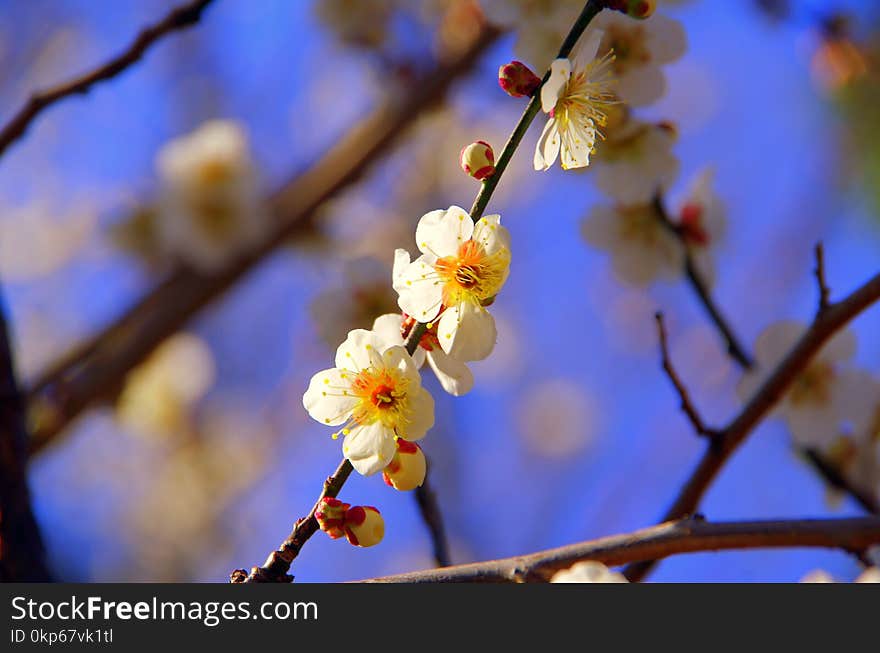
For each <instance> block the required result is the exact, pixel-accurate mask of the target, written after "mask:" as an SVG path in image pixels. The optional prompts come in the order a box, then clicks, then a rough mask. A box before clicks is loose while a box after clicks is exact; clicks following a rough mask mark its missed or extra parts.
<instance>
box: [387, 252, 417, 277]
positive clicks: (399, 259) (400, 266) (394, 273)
mask: <svg viewBox="0 0 880 653" xmlns="http://www.w3.org/2000/svg"><path fill="white" fill-rule="evenodd" d="M411 262H412V259H411V258H410V255H409V252H408V251H406V250H405V249H399V248H398V249H395V250H394V263H393V265H392V267H391V281H392V283H396V282H397V280H398V279H399V278H400V276H401V275H402V274H403V271H404V270H406V269H407V268H408V267H409V266H410V263H411Z"/></svg>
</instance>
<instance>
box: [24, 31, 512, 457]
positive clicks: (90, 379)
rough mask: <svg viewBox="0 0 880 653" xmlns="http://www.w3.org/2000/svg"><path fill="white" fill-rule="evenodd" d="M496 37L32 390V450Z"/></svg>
mask: <svg viewBox="0 0 880 653" xmlns="http://www.w3.org/2000/svg"><path fill="white" fill-rule="evenodd" d="M498 35H499V32H498V31H497V30H495V29H494V28H491V27H485V28H484V29H483V30H482V31H481V32H480V33H479V34H478V35H477V37H476V38H475V40H474V41H473V42H472V44H471V46H470V47H469V48H467V49H466V50H465V51H464V52H463V53H462V54H461V55H459V56H458V57H457V58H456V59H455V60H453V61H450V62H449V63H447V64H444V65H441V66H438V67H436V68H434V69H431V70H428V71H426V72H425V74H424V75H422V76H420V77H419V79H418V80H416V81H415V82H414V83H413V85H412V87H408V90H407V92H405V93H397V94H393V97H392V99H390V100H389V101H388V102H387V103H385V104H383V105H382V106H380V107H379V108H377V109H376V110H375V111H374V112H373V113H372V114H371V115H370V116H369V117H367V118H366V119H364V120H363V121H362V122H361V123H359V124H358V125H356V126H355V127H354V128H353V129H352V130H351V131H350V132H349V133H348V134H347V135H346V136H345V137H343V138H342V139H341V140H340V141H339V142H338V143H337V144H336V145H335V146H334V147H332V148H331V149H330V150H329V151H328V152H327V153H326V154H324V156H323V157H321V159H320V160H318V161H317V162H316V163H315V165H313V166H312V167H311V168H310V169H309V170H308V171H306V172H305V173H303V174H301V175H299V176H297V177H296V178H294V179H293V180H292V181H291V182H289V183H288V184H286V185H285V186H284V187H283V188H282V189H281V190H280V191H278V192H277V193H275V194H274V195H273V196H272V197H271V198H270V200H269V204H270V208H271V209H272V210H273V212H274V214H275V215H276V217H277V221H276V223H275V226H274V228H273V229H271V230H270V233H269V234H268V235H267V237H265V238H264V239H263V240H262V241H261V242H260V243H258V244H257V245H256V246H254V247H252V248H251V249H249V250H248V251H247V252H245V253H244V254H243V255H242V256H240V257H238V258H237V259H235V260H234V261H232V262H231V263H229V264H228V265H227V266H226V267H224V268H223V269H221V270H219V271H218V272H216V273H214V274H210V275H206V274H201V273H199V272H196V271H195V270H192V269H188V268H183V267H181V268H179V269H177V270H176V271H174V272H172V273H171V275H170V276H169V277H168V278H167V279H166V280H165V281H163V282H162V283H161V284H159V286H157V287H156V288H155V289H153V290H152V291H150V292H149V293H147V295H146V296H144V297H143V298H142V299H140V300H139V301H138V302H136V303H135V304H134V305H133V306H132V307H131V308H130V309H129V310H128V311H127V312H126V313H125V314H124V315H122V316H121V317H120V318H119V319H118V320H117V321H116V322H114V323H113V324H111V325H109V326H108V327H106V328H105V329H103V330H102V331H101V332H100V333H98V334H96V335H95V336H94V337H93V338H92V339H91V340H90V341H89V342H88V343H87V344H86V345H84V346H83V347H82V348H81V349H80V350H78V351H77V352H75V353H73V354H72V355H70V356H67V357H65V359H64V360H63V361H61V364H60V365H54V366H53V367H52V368H51V369H49V371H48V372H47V373H46V374H44V375H42V376H41V378H39V379H38V380H37V381H36V382H35V383H34V385H33V386H32V387H31V390H30V392H29V393H28V394H29V400H30V403H31V406H32V408H33V409H34V413H35V414H36V415H37V416H38V420H39V421H38V424H37V427H36V429H35V431H34V434H33V438H32V441H31V446H30V449H31V452H32V453H36V452H39V451H40V450H42V449H43V447H45V446H46V445H48V444H49V443H50V442H51V441H53V440H54V438H55V436H57V435H58V434H59V433H60V432H61V431H62V430H63V429H64V428H65V427H66V426H67V425H68V424H70V422H72V421H73V420H74V419H76V418H77V417H78V416H79V415H80V413H82V412H83V411H84V410H86V409H87V408H89V407H91V406H93V405H94V404H96V403H97V402H100V401H102V400H106V399H107V398H109V397H111V396H112V394H113V393H114V392H115V391H116V390H117V389H118V387H119V385H120V384H121V382H122V381H123V380H124V378H125V375H126V374H127V373H128V372H129V371H130V370H131V369H132V368H133V367H134V366H136V365H137V364H138V363H140V362H141V361H142V360H144V358H146V357H147V356H148V355H149V354H150V352H152V351H153V349H154V348H155V347H156V346H157V345H158V344H159V343H161V342H162V341H163V340H164V339H166V338H167V337H168V336H170V335H172V334H173V333H174V332H175V331H177V330H178V329H180V328H181V327H182V326H183V325H184V324H185V323H186V322H187V321H188V320H189V319H190V318H192V317H193V316H194V315H195V314H197V313H198V312H199V311H200V310H202V309H203V308H205V307H206V306H207V305H209V304H210V303H211V302H212V301H213V300H215V299H216V298H217V297H219V296H220V295H222V294H223V293H224V292H225V291H227V290H228V289H229V288H231V287H232V286H233V285H234V284H235V283H237V282H238V281H239V280H240V279H241V278H242V277H244V276H245V274H247V273H248V272H250V271H251V270H252V269H253V268H254V267H256V265H257V264H258V263H260V262H261V261H263V260H264V259H265V258H266V257H267V256H268V255H270V254H271V253H273V252H274V251H276V250H277V249H278V248H279V247H281V246H283V244H284V243H286V242H288V241H289V240H290V239H291V238H294V237H296V236H298V235H300V234H303V233H307V232H309V231H310V229H311V227H312V226H313V223H314V214H315V211H316V209H317V208H318V207H319V206H321V205H322V204H323V203H324V202H325V201H326V200H328V199H329V198H331V197H333V196H334V195H336V194H337V193H339V192H340V191H341V190H342V189H344V188H346V187H347V186H349V185H351V184H353V183H354V182H355V181H357V180H358V179H359V178H360V177H361V176H362V175H363V174H364V173H365V172H366V170H367V169H368V167H369V166H370V165H371V164H373V163H375V162H376V161H377V160H378V159H379V157H380V155H381V154H382V153H384V152H385V151H386V150H387V149H388V148H389V147H390V146H391V145H393V144H394V143H396V142H397V140H398V138H400V136H401V135H402V134H403V133H404V131H405V129H406V128H407V127H408V126H410V125H412V124H413V122H414V121H415V120H416V119H417V117H418V116H419V115H421V114H422V113H423V111H424V110H425V109H426V108H427V107H430V106H433V105H434V104H436V103H437V102H438V101H439V100H441V99H442V98H443V97H444V95H445V94H446V92H447V90H448V89H449V87H450V86H451V84H452V83H453V81H455V80H456V79H458V78H459V77H461V76H462V75H463V74H464V73H465V72H467V71H469V70H470V69H471V68H472V67H473V65H474V64H475V62H476V61H477V59H478V58H479V56H480V55H481V54H482V53H483V52H484V51H485V50H486V48H487V47H488V46H489V45H490V44H491V43H492V42H494V40H495V39H496V38H497V37H498Z"/></svg>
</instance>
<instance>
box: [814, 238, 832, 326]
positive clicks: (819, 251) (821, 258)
mask: <svg viewBox="0 0 880 653" xmlns="http://www.w3.org/2000/svg"><path fill="white" fill-rule="evenodd" d="M815 254H816V268H815V269H814V270H813V273H814V274H815V275H816V286H817V287H818V288H819V308H818V312H819V313H821V312H822V311H825V310H827V309H828V304H830V303H831V299H830V298H831V289H830V288H829V287H828V281H827V279H826V278H825V247H824V246H823V245H822V243H816V249H815Z"/></svg>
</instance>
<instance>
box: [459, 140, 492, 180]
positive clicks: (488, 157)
mask: <svg viewBox="0 0 880 653" xmlns="http://www.w3.org/2000/svg"><path fill="white" fill-rule="evenodd" d="M461 169H462V170H464V171H465V172H466V173H468V174H469V175H470V176H471V177H473V178H474V179H480V180H483V179H485V178H486V177H491V176H492V175H494V174H495V152H493V151H492V146H491V145H489V144H488V143H487V142H485V141H477V142H476V143H471V144H470V145H468V146H467V147H465V148H464V149H463V150H462V151H461Z"/></svg>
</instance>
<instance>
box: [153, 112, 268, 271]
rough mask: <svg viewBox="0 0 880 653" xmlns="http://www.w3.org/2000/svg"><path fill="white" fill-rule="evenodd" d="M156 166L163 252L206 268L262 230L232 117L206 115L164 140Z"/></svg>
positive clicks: (254, 185) (263, 216)
mask: <svg viewBox="0 0 880 653" xmlns="http://www.w3.org/2000/svg"><path fill="white" fill-rule="evenodd" d="M156 168H157V171H158V174H159V180H160V183H161V198H160V201H159V206H158V216H157V220H158V226H157V229H158V238H159V241H160V245H161V247H162V248H163V249H164V250H165V251H167V252H168V253H169V254H172V255H175V256H178V257H179V258H181V259H182V260H184V261H186V262H187V263H189V264H191V265H193V266H195V267H197V268H199V269H201V270H204V271H209V272H210V271H213V270H215V269H217V268H218V267H220V266H222V265H223V264H224V263H226V262H227V261H228V260H229V259H230V258H232V257H234V256H235V255H236V254H238V253H239V252H241V251H242V250H243V249H245V248H247V247H248V246H249V245H252V244H254V243H255V242H256V241H258V240H259V238H260V237H261V236H262V234H263V233H264V232H265V230H266V227H267V226H268V221H267V217H268V216H267V213H266V211H265V210H264V207H263V206H262V205H261V203H260V194H259V193H260V189H259V184H258V182H257V175H256V170H255V167H254V163H253V161H252V160H251V155H250V150H249V144H248V138H247V135H246V134H245V132H244V131H243V129H242V128H241V126H239V125H238V124H237V123H235V122H232V121H227V120H212V121H209V122H206V123H205V124H203V125H202V126H201V127H199V128H198V129H196V130H195V131H194V132H192V133H190V134H186V135H184V136H181V137H179V138H176V139H174V140H172V141H170V142H169V143H167V144H166V145H165V146H164V147H163V148H162V149H161V150H160V151H159V154H158V156H157V158H156Z"/></svg>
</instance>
